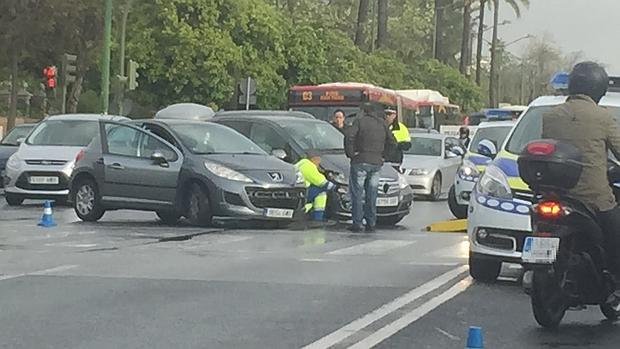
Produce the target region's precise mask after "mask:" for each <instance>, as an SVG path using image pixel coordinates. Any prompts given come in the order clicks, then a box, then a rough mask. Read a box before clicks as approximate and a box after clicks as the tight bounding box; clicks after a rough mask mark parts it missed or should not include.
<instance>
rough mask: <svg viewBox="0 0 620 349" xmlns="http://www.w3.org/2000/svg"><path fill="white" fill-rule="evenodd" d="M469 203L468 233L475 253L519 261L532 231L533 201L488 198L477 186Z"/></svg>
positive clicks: (471, 249) (508, 260) (509, 260)
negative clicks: (524, 244)
mask: <svg viewBox="0 0 620 349" xmlns="http://www.w3.org/2000/svg"><path fill="white" fill-rule="evenodd" d="M469 205H470V206H469V215H468V217H467V235H468V238H469V246H470V251H471V252H472V254H475V255H478V256H486V257H489V258H491V257H493V258H495V259H499V260H501V261H504V262H515V263H520V261H521V253H522V251H523V243H524V241H525V237H527V236H529V235H531V231H532V228H531V221H530V215H529V209H530V205H531V204H530V203H529V202H526V201H523V200H518V199H512V200H500V199H495V198H488V197H485V196H483V195H481V194H480V193H478V192H477V191H476V190H474V191H473V194H472V199H471V201H470V203H469Z"/></svg>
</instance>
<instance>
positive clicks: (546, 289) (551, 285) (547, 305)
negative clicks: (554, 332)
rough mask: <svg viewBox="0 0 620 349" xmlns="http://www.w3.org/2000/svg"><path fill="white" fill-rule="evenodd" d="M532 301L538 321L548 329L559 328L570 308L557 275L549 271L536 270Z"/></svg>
mask: <svg viewBox="0 0 620 349" xmlns="http://www.w3.org/2000/svg"><path fill="white" fill-rule="evenodd" d="M531 301H532V310H533V312H534V318H535V319H536V322H538V324H539V325H540V326H542V327H544V328H547V329H555V328H557V327H558V326H559V325H560V322H562V319H563V318H564V314H566V309H567V308H568V306H567V305H566V302H565V300H564V297H563V296H562V290H561V289H560V286H559V284H558V282H557V279H556V277H555V275H554V274H553V273H550V272H547V271H534V275H533V280H532V292H531Z"/></svg>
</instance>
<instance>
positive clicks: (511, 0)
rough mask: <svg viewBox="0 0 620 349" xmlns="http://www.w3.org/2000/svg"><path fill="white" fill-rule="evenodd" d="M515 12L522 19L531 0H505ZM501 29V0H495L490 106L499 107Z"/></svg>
mask: <svg viewBox="0 0 620 349" xmlns="http://www.w3.org/2000/svg"><path fill="white" fill-rule="evenodd" d="M504 1H505V2H506V3H507V4H508V5H510V7H512V9H513V10H514V12H515V14H516V15H517V17H521V7H522V6H523V7H525V8H527V7H529V6H530V1H529V0H504ZM498 28H499V0H493V41H492V42H491V73H490V74H491V76H490V80H489V104H490V105H491V107H497V105H498V100H497V92H498V91H497V89H498V83H497V82H498V81H499V79H498V78H499V77H498V76H497V52H496V51H497V44H498Z"/></svg>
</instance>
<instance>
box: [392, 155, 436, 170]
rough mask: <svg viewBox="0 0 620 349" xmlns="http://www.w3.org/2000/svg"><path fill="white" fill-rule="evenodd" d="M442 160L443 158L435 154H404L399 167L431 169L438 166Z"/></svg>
mask: <svg viewBox="0 0 620 349" xmlns="http://www.w3.org/2000/svg"><path fill="white" fill-rule="evenodd" d="M443 161H444V159H442V158H440V157H437V156H422V155H405V157H404V158H403V164H402V165H401V167H402V168H406V169H412V168H420V169H428V170H432V169H436V168H438V167H439V166H440V165H441V163H442V162H443Z"/></svg>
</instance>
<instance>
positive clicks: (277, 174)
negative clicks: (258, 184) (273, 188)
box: [269, 172, 284, 182]
mask: <svg viewBox="0 0 620 349" xmlns="http://www.w3.org/2000/svg"><path fill="white" fill-rule="evenodd" d="M269 177H271V180H272V181H274V182H282V181H283V180H284V178H283V177H282V174H281V173H280V172H269Z"/></svg>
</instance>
